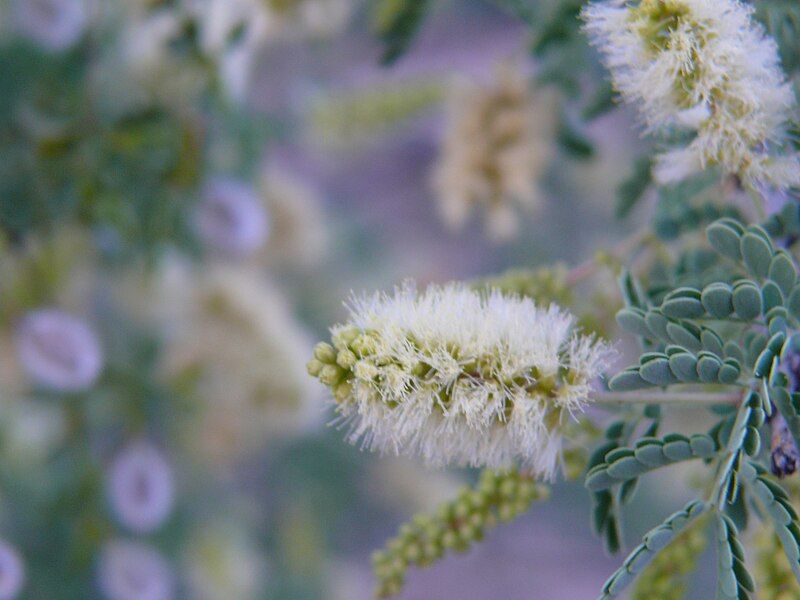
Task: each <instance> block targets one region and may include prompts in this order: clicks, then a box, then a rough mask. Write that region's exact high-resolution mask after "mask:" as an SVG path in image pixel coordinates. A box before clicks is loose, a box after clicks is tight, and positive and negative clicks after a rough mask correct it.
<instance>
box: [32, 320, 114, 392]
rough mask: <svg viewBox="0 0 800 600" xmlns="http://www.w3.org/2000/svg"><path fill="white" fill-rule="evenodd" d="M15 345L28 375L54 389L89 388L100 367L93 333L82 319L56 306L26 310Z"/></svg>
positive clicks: (101, 360) (58, 390) (101, 364)
mask: <svg viewBox="0 0 800 600" xmlns="http://www.w3.org/2000/svg"><path fill="white" fill-rule="evenodd" d="M16 346H17V353H18V354H19V357H20V361H21V363H22V366H23V367H24V368H25V370H26V371H27V372H28V374H29V375H30V376H31V377H33V378H34V379H35V380H36V381H37V382H38V383H39V384H41V385H42V386H44V387H46V388H49V389H51V390H54V391H57V392H79V391H84V390H86V389H88V388H90V387H91V386H92V384H94V382H95V381H96V380H97V377H98V376H99V375H100V370H101V368H102V366H103V355H102V351H101V349H100V343H99V341H98V339H97V336H96V335H95V333H94V332H93V331H92V330H91V329H90V328H89V326H88V325H87V324H86V323H85V322H84V321H82V320H80V319H78V318H76V317H73V316H72V315H69V314H67V313H65V312H63V311H61V310H57V309H41V310H36V311H33V312H31V313H28V314H27V315H26V316H25V317H24V318H23V319H22V322H21V324H20V326H19V329H18V331H17V338H16Z"/></svg>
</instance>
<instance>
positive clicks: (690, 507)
mask: <svg viewBox="0 0 800 600" xmlns="http://www.w3.org/2000/svg"><path fill="white" fill-rule="evenodd" d="M705 508H706V507H705V505H704V504H703V503H702V502H699V501H693V502H690V503H688V504H687V505H686V506H685V507H684V508H683V510H680V511H678V512H676V513H674V514H672V515H670V516H669V517H668V518H667V519H666V520H665V521H664V522H663V523H662V524H661V525H659V526H658V527H656V528H654V529H651V530H650V531H649V532H647V534H645V536H644V539H643V541H642V543H641V544H640V545H638V546H637V547H636V548H634V549H633V550H632V551H631V553H630V554H629V555H628V557H627V558H626V559H625V561H624V562H623V563H622V566H621V567H620V568H619V569H617V570H616V571H615V572H614V573H613V574H612V575H611V577H609V578H608V580H607V581H606V582H605V584H604V585H603V591H602V594H601V596H600V597H601V599H602V600H607V599H610V598H615V597H616V596H618V595H619V594H621V593H622V591H623V590H624V589H625V587H627V586H628V585H630V584H631V583H632V582H633V580H634V579H635V576H636V574H637V573H640V572H641V571H642V569H644V567H645V566H647V564H648V563H649V562H650V561H651V560H653V558H655V556H656V555H657V554H658V552H659V551H660V550H662V549H663V548H664V547H665V546H666V545H667V544H669V542H670V541H672V540H673V539H674V538H675V536H676V535H677V534H678V533H679V532H680V531H681V530H682V529H684V528H685V527H686V526H687V525H688V524H689V523H690V522H692V521H693V520H694V519H696V518H697V517H698V516H700V515H701V514H703V512H704V511H705Z"/></svg>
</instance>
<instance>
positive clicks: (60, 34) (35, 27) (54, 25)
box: [13, 0, 89, 52]
mask: <svg viewBox="0 0 800 600" xmlns="http://www.w3.org/2000/svg"><path fill="white" fill-rule="evenodd" d="M13 6H14V17H15V19H16V23H17V26H18V27H19V29H20V31H21V32H22V33H23V34H24V35H25V36H27V37H28V38H30V39H31V40H33V41H34V42H35V43H36V44H38V45H39V46H41V47H42V48H44V49H45V50H50V51H53V52H57V51H61V50H66V49H67V48H69V47H70V46H72V45H73V44H75V43H76V42H77V41H78V39H79V38H80V37H81V35H82V34H83V31H84V29H85V28H86V24H87V21H88V16H89V15H88V13H89V11H88V7H87V4H86V0H15V1H14V5H13Z"/></svg>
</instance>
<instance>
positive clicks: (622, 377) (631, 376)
mask: <svg viewBox="0 0 800 600" xmlns="http://www.w3.org/2000/svg"><path fill="white" fill-rule="evenodd" d="M650 385H651V384H650V383H649V382H648V381H645V380H644V379H643V378H642V376H641V375H640V374H639V367H631V368H629V369H626V370H624V371H621V372H620V373H617V374H616V375H614V377H612V378H611V380H610V381H609V382H608V387H609V389H611V390H612V391H615V392H627V391H631V390H640V389H642V388H646V387H650Z"/></svg>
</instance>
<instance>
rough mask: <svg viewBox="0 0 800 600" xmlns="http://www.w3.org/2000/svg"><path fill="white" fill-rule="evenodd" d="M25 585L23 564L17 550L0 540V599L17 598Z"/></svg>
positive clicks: (10, 599)
mask: <svg viewBox="0 0 800 600" xmlns="http://www.w3.org/2000/svg"><path fill="white" fill-rule="evenodd" d="M24 586H25V565H24V564H23V562H22V558H21V557H20V555H19V553H18V552H17V550H16V549H15V548H14V547H13V546H11V545H10V544H9V543H8V542H6V541H4V540H0V600H14V598H18V597H19V594H20V592H21V591H22V588H23V587H24Z"/></svg>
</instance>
